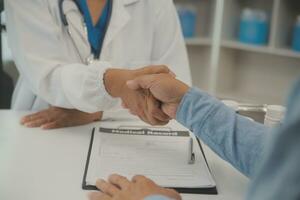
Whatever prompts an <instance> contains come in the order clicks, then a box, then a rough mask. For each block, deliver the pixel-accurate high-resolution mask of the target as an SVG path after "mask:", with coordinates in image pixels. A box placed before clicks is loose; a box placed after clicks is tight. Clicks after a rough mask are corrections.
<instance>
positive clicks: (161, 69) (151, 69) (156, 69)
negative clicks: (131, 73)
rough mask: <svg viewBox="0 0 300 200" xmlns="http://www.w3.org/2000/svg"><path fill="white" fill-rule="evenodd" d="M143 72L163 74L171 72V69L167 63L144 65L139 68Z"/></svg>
mask: <svg viewBox="0 0 300 200" xmlns="http://www.w3.org/2000/svg"><path fill="white" fill-rule="evenodd" d="M138 71H139V72H140V73H141V74H144V75H146V74H161V73H170V69H169V68H168V67H167V66H165V65H153V66H147V67H143V68H141V69H139V70H138Z"/></svg>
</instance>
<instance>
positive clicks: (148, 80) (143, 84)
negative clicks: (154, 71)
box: [126, 75, 157, 90]
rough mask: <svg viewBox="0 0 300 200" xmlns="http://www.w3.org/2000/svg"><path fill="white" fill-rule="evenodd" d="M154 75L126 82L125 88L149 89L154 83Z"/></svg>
mask: <svg viewBox="0 0 300 200" xmlns="http://www.w3.org/2000/svg"><path fill="white" fill-rule="evenodd" d="M156 78H157V77H156V76H155V75H144V76H140V77H138V78H135V79H134V80H130V81H127V82H126V84H127V86H128V87H129V88H130V89H132V90H138V89H150V88H151V86H152V85H153V83H154V82H155V81H156Z"/></svg>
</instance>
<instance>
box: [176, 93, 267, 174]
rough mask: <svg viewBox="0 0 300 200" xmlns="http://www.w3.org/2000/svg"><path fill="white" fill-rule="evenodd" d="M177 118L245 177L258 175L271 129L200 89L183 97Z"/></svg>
mask: <svg viewBox="0 0 300 200" xmlns="http://www.w3.org/2000/svg"><path fill="white" fill-rule="evenodd" d="M176 118H177V121H178V122H180V123H181V124H182V125H184V126H185V127H187V128H189V129H190V130H191V131H192V132H193V133H194V134H195V135H196V136H197V137H198V138H200V139H201V140H202V141H203V142H204V143H206V144H207V145H208V146H209V147H210V148H211V149H212V150H213V151H214V152H216V153H217V154H218V155H219V156H220V157H221V158H223V159H224V160H226V161H228V162H230V163H231V164H232V165H233V166H234V167H235V168H236V169H238V170H239V171H241V172H242V173H243V174H244V175H246V176H248V177H251V176H252V175H253V174H254V171H255V168H256V165H257V163H258V162H259V161H260V159H261V157H262V152H263V150H264V144H265V138H266V136H267V135H268V133H269V129H268V128H267V127H265V126H264V125H262V124H259V123H256V122H252V121H250V120H249V119H247V118H245V117H243V116H240V115H238V114H236V113H235V111H234V110H232V109H230V108H228V107H227V106H225V105H224V104H223V103H222V102H220V101H219V100H217V99H215V98H214V97H212V96H210V95H208V94H207V93H205V92H202V91H200V90H198V89H196V88H191V89H190V90H189V92H188V93H187V94H186V95H185V96H184V97H183V99H182V101H181V104H180V106H179V108H178V111H177V116H176Z"/></svg>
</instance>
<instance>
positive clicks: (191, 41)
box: [185, 38, 211, 46]
mask: <svg viewBox="0 0 300 200" xmlns="http://www.w3.org/2000/svg"><path fill="white" fill-rule="evenodd" d="M185 43H186V45H189V46H210V45H211V39H210V38H187V39H185Z"/></svg>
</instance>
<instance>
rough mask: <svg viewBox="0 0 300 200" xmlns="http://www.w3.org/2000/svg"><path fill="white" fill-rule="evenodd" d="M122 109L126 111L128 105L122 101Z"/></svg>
mask: <svg viewBox="0 0 300 200" xmlns="http://www.w3.org/2000/svg"><path fill="white" fill-rule="evenodd" d="M122 107H123V108H125V109H128V105H127V104H126V103H125V102H124V101H122Z"/></svg>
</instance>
